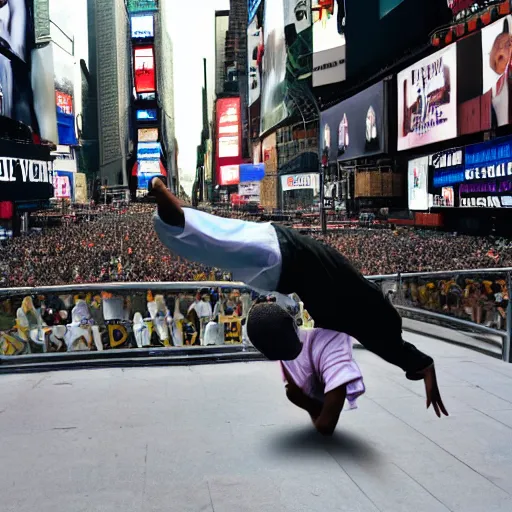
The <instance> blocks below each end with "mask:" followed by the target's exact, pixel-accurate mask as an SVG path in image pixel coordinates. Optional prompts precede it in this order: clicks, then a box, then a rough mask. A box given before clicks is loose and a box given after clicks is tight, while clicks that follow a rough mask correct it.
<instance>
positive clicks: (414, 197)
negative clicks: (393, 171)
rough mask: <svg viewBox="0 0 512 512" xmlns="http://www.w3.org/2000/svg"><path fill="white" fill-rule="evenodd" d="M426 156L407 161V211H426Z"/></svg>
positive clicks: (427, 161)
mask: <svg viewBox="0 0 512 512" xmlns="http://www.w3.org/2000/svg"><path fill="white" fill-rule="evenodd" d="M428 164H429V160H428V156H424V157H421V158H416V159H415V160H410V161H409V169H408V174H407V176H408V180H407V181H408V190H409V194H408V195H409V210H417V211H425V210H428Z"/></svg>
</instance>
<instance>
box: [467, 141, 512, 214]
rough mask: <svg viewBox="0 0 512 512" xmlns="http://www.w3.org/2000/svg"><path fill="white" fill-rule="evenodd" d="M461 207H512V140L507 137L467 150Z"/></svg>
mask: <svg viewBox="0 0 512 512" xmlns="http://www.w3.org/2000/svg"><path fill="white" fill-rule="evenodd" d="M459 201H460V206H461V207H468V208H511V207H512V138H510V137H504V138H500V139H495V140H491V141H489V142H484V143H482V144H474V145H472V146H467V147H466V150H465V163H464V183H462V184H461V185H460V186H459Z"/></svg>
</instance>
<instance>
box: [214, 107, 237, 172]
mask: <svg viewBox="0 0 512 512" xmlns="http://www.w3.org/2000/svg"><path fill="white" fill-rule="evenodd" d="M240 154H241V137H240V98H221V99H219V100H217V159H220V160H222V159H225V158H239V157H240ZM236 163H238V162H236Z"/></svg>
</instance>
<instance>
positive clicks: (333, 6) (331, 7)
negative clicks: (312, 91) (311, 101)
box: [312, 0, 347, 87]
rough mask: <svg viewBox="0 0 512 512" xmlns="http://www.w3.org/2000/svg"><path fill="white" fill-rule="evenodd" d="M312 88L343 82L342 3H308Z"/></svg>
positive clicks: (336, 0)
mask: <svg viewBox="0 0 512 512" xmlns="http://www.w3.org/2000/svg"><path fill="white" fill-rule="evenodd" d="M312 15H313V87H320V86H322V85H328V84H335V83H338V82H342V81H343V80H345V79H346V76H347V74H346V65H345V34H344V27H343V24H344V18H345V0H312Z"/></svg>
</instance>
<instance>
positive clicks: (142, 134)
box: [138, 128, 158, 142]
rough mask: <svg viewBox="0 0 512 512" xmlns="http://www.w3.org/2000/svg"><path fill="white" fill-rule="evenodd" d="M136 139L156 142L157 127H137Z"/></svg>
mask: <svg viewBox="0 0 512 512" xmlns="http://www.w3.org/2000/svg"><path fill="white" fill-rule="evenodd" d="M138 140H139V142H157V141H158V128H139V130H138Z"/></svg>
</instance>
